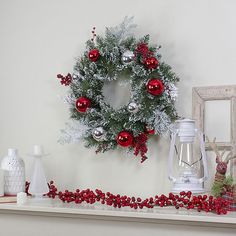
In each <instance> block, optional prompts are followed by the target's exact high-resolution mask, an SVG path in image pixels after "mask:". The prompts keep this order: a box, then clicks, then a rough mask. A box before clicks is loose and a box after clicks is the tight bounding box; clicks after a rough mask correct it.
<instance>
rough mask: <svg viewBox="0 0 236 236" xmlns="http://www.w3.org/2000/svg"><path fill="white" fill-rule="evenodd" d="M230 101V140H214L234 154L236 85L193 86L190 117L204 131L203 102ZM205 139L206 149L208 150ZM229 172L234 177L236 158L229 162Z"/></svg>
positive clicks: (235, 153) (235, 173) (235, 138)
mask: <svg viewBox="0 0 236 236" xmlns="http://www.w3.org/2000/svg"><path fill="white" fill-rule="evenodd" d="M216 100H229V101H230V111H229V112H230V140H229V141H223V140H221V142H216V143H217V146H218V147H219V149H221V150H222V149H227V150H230V151H232V153H233V155H236V85H224V86H207V87H193V89H192V117H193V119H195V121H196V126H197V128H198V129H200V130H201V131H202V132H203V133H205V103H206V102H207V101H216ZM209 149H210V148H209V144H208V142H207V141H206V150H209ZM230 172H231V174H233V176H234V177H236V160H235V159H234V160H232V161H231V163H230Z"/></svg>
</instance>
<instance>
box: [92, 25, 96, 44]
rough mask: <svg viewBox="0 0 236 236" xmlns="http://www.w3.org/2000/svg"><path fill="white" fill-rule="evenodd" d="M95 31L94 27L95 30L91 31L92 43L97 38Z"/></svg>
mask: <svg viewBox="0 0 236 236" xmlns="http://www.w3.org/2000/svg"><path fill="white" fill-rule="evenodd" d="M95 29H96V27H93V30H92V31H91V32H92V38H91V41H94V39H95V37H96V36H97V35H96V33H95Z"/></svg>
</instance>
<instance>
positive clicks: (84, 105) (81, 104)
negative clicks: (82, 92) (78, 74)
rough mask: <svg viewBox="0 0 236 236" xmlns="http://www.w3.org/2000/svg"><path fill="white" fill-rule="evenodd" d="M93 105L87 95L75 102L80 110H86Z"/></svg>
mask: <svg viewBox="0 0 236 236" xmlns="http://www.w3.org/2000/svg"><path fill="white" fill-rule="evenodd" d="M90 106H91V102H90V100H89V99H88V98H86V97H80V98H78V99H77V100H76V102H75V107H76V109H77V111H79V112H86V111H87V109H88V108H89V107H90Z"/></svg>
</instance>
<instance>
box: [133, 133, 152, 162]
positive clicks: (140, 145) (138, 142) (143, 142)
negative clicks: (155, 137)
mask: <svg viewBox="0 0 236 236" xmlns="http://www.w3.org/2000/svg"><path fill="white" fill-rule="evenodd" d="M147 140H148V137H147V135H146V134H144V133H141V134H139V135H138V136H137V137H135V142H134V145H133V147H134V155H135V156H138V154H140V155H141V157H142V159H141V163H143V162H144V161H146V160H147V156H146V153H147V151H148V148H147Z"/></svg>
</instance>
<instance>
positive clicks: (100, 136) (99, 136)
mask: <svg viewBox="0 0 236 236" xmlns="http://www.w3.org/2000/svg"><path fill="white" fill-rule="evenodd" d="M92 136H93V138H94V139H95V140H96V141H103V140H104V139H105V136H106V132H105V130H104V129H103V128H102V127H97V128H95V129H94V130H93V132H92Z"/></svg>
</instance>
